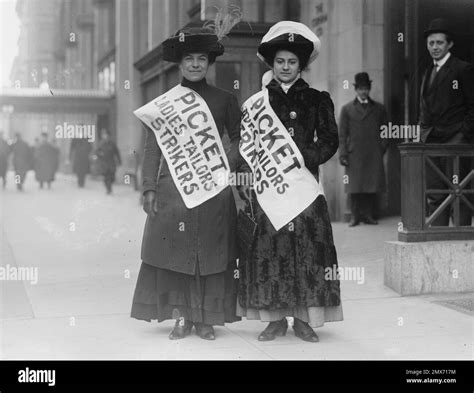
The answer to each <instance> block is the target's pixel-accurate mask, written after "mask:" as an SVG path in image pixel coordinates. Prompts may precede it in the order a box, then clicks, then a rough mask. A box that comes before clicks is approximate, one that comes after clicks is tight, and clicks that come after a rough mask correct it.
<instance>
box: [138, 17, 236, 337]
mask: <svg viewBox="0 0 474 393" xmlns="http://www.w3.org/2000/svg"><path fill="white" fill-rule="evenodd" d="M228 27H232V24H230V26H229V25H228ZM220 33H222V31H220ZM222 36H223V34H220V35H219V34H218V33H217V32H216V30H215V29H211V28H208V27H204V28H187V29H183V30H180V31H178V32H177V33H176V35H175V36H173V37H171V38H169V39H167V40H166V41H164V43H163V59H164V60H167V61H170V62H174V63H178V64H179V68H180V71H181V74H182V80H181V84H180V85H178V86H176V87H175V88H173V89H171V90H169V91H168V92H166V93H165V94H163V95H162V96H160V97H163V96H168V97H169V98H170V101H171V102H172V103H176V102H177V101H181V102H180V104H182V105H185V104H190V103H191V102H192V104H191V105H188V107H187V109H186V110H183V111H181V112H180V113H179V114H178V113H176V114H175V115H174V116H173V117H171V114H168V112H166V115H164V114H163V115H162V116H161V117H160V116H158V117H156V119H154V121H153V122H151V123H147V125H149V126H150V128H152V129H153V126H155V127H156V125H157V124H164V125H166V127H169V132H170V134H171V131H176V128H177V127H179V128H180V132H181V133H179V134H175V135H174V136H172V138H174V139H171V137H170V138H169V139H167V142H166V143H164V144H162V142H163V141H162V140H160V139H159V138H158V135H159V132H161V131H162V129H160V127H159V126H158V127H156V128H154V129H153V130H152V129H148V130H147V135H146V141H145V149H144V162H143V195H144V210H145V211H146V212H147V214H148V217H147V221H146V224H145V231H144V236H143V243H142V252H141V257H142V265H141V268H140V272H139V276H138V281H137V286H136V289H135V295H134V298H133V306H132V312H131V316H132V317H133V318H136V319H141V320H147V321H150V320H153V319H157V320H158V322H161V321H164V320H167V319H176V324H175V327H174V329H173V330H172V332H171V333H170V335H169V338H170V339H173V340H174V339H181V338H184V337H185V336H186V335H188V334H190V333H191V331H192V328H193V326H194V327H195V328H196V332H197V333H198V335H199V336H200V337H201V338H203V339H207V340H213V339H214V338H215V332H214V329H213V325H224V324H225V323H227V322H234V321H237V320H240V318H239V317H237V316H236V313H235V305H236V296H237V282H236V280H235V279H234V270H235V269H236V264H235V261H236V258H237V249H236V244H235V223H236V206H235V200H234V197H233V194H232V190H231V188H230V187H228V186H227V187H222V189H219V191H218V192H217V191H215V192H214V194H209V195H206V191H204V189H206V190H207V188H206V187H207V186H209V189H211V188H212V187H216V183H215V182H214V183H212V182H207V183H206V181H207V180H206V179H208V178H211V179H212V174H211V172H210V169H209V166H208V165H202V164H203V163H204V162H206V159H208V160H212V159H213V158H215V157H217V156H219V155H220V159H221V161H222V165H221V166H225V167H227V168H226V169H228V170H230V171H231V170H233V169H234V168H235V165H236V164H237V162H238V157H239V155H238V144H239V122H240V115H241V113H240V108H239V105H238V102H237V99H236V98H235V96H233V95H232V94H231V93H229V92H227V91H224V90H221V89H218V88H216V87H214V86H211V85H209V84H208V83H207V81H206V73H207V70H208V67H209V65H211V64H212V63H214V61H215V60H216V57H218V56H220V55H222V54H223V53H224V46H223V45H222V43H221V39H222ZM176 91H180V92H181V93H179V94H184V95H181V96H179V95H178V96H176V97H175V98H174V97H173V95H176V94H178V93H176ZM183 92H184V93H183ZM160 97H158V98H157V99H155V101H156V100H159V99H160ZM151 104H152V105H153V104H154V102H152V103H151ZM147 105H148V104H147ZM196 106H198V108H197V109H196V108H195V107H196ZM170 108H172V107H171V106H170ZM199 108H200V109H199ZM141 109H142V108H140V109H139V110H137V111H136V114H137V112H139V111H140V110H141ZM198 109H199V110H198ZM170 111H171V109H170ZM163 113H165V112H163ZM137 116H139V115H138V114H137ZM139 117H140V116H139ZM185 119H187V120H185ZM204 122H207V123H206V124H211V125H210V126H209V127H207V128H204ZM150 124H151V125H150ZM224 129H225V130H226V131H227V133H228V135H229V138H230V148H229V149H228V151H227V152H224V149H223V148H222V142H221V137H222V136H223V133H224ZM167 132H168V130H167ZM163 135H164V134H162V136H163ZM178 135H179V136H180V137H182V138H187V140H188V143H186V144H181V145H180V143H178V142H176V141H177V140H179V138H178ZM157 138H158V139H157ZM163 140H164V137H163ZM183 140H184V139H183ZM170 141H174V142H173V143H171V142H170ZM191 142H192V143H195V142H196V144H191ZM198 142H200V143H198ZM203 146H204V147H205V149H204V154H201V155H200V156H198V153H197V152H199V151H200V150H199V149H200V148H201V147H203ZM206 146H207V147H206ZM168 149H169V151H168ZM171 152H176V154H174V156H172V155H171ZM165 153H166V154H165ZM178 153H179V154H178ZM201 153H202V150H201ZM163 156H164V158H165V159H163V158H161V159H160V157H163ZM181 156H182V158H183V159H182V160H181V161H179V160H180V159H181V158H180V157H181ZM194 157H197V158H194ZM185 158H186V159H185ZM191 158H192V159H191ZM217 166H218V165H216V167H217ZM185 168H187V169H185ZM193 171H194V172H193ZM196 171H197V173H198V174H199V178H198V176H197V175H196ZM206 171H207V172H206ZM193 173H194V174H195V176H194V180H192V181H193V182H192V183H191V181H189V182H188V183H187V185H188V186H192V187H188V188H185V187H186V184H184V185H183V183H186V182H187V181H188V180H189V178H190V177H192V174H193ZM201 175H202V176H201ZM208 176H211V177H208ZM157 177H158V180H157ZM203 179H204V180H203ZM199 187H201V189H200V191H202V192H203V193H202V194H201V196H202V197H203V198H201V200H199V201H196V202H195V203H194V205H190V202H189V200H188V199H186V198H188V197H190V196H189V195H186V193H189V194H192V193H193V191H194V190H196V189H199ZM183 190H184V194H183ZM191 196H192V195H191ZM186 201H187V202H186ZM191 202H192V201H191ZM189 206H194V207H189Z"/></svg>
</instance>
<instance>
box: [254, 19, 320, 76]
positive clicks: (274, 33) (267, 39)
mask: <svg viewBox="0 0 474 393" xmlns="http://www.w3.org/2000/svg"><path fill="white" fill-rule="evenodd" d="M280 49H286V50H290V51H292V52H294V53H295V54H296V55H298V57H299V58H300V60H303V63H306V64H304V66H307V65H309V64H311V63H312V62H313V61H314V60H316V58H317V57H318V55H319V51H320V50H321V41H320V40H319V38H318V36H317V35H316V34H314V33H313V31H311V29H310V28H309V27H308V26H306V25H305V24H303V23H299V22H293V21H286V20H285V21H281V22H278V23H276V24H274V25H273V26H272V27H271V28H270V30H268V32H267V34H265V35H264V36H263V38H262V42H261V43H260V45H259V47H258V52H257V56H258V57H259V59H260V60H262V61H264V62H265V64H267V65H268V66H269V67H272V66H273V64H272V63H273V58H274V57H275V54H276V52H277V51H278V50H280Z"/></svg>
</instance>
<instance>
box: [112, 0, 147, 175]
mask: <svg viewBox="0 0 474 393" xmlns="http://www.w3.org/2000/svg"><path fill="white" fill-rule="evenodd" d="M115 12H116V27H115V28H116V30H115V36H116V42H117V43H119V45H116V51H115V64H116V85H115V122H112V123H115V127H116V135H117V145H118V148H119V150H120V154H121V155H122V166H121V167H120V168H119V169H118V171H117V182H122V183H123V181H124V175H125V174H126V173H128V172H131V171H133V170H134V168H135V162H136V161H135V160H136V152H138V151H139V150H140V149H139V148H140V144H141V141H142V132H143V131H142V128H141V125H140V122H139V121H138V119H136V118H135V116H134V115H133V111H134V110H135V109H137V108H138V107H140V106H141V105H142V100H141V86H140V75H139V72H138V71H137V70H136V69H135V67H134V66H133V63H134V61H135V57H134V53H135V51H134V44H135V42H136V40H135V39H134V37H133V33H134V31H135V30H134V23H138V22H139V21H135V20H134V13H133V0H117V3H116V10H115Z"/></svg>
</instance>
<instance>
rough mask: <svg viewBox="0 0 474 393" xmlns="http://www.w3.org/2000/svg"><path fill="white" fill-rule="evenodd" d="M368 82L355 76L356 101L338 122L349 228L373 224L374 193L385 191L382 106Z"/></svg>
mask: <svg viewBox="0 0 474 393" xmlns="http://www.w3.org/2000/svg"><path fill="white" fill-rule="evenodd" d="M371 86H372V81H371V80H370V79H369V75H368V74H367V73H366V72H361V73H358V74H356V75H355V83H354V87H355V91H356V94H357V96H356V98H355V99H354V100H353V101H351V102H349V103H348V104H346V105H344V106H343V107H342V110H341V115H340V120H339V159H340V163H341V165H344V166H345V167H346V175H347V182H345V184H346V192H347V193H348V194H350V200H351V216H352V217H351V222H350V224H349V226H355V225H359V223H360V221H361V220H362V221H363V222H365V223H366V224H377V221H376V219H375V215H376V208H377V194H378V193H381V192H383V190H384V188H385V175H384V166H383V155H384V153H385V150H386V147H387V145H388V141H387V140H386V139H385V140H384V139H381V137H380V131H381V126H382V125H384V124H386V123H387V112H386V111H385V107H384V106H383V105H382V104H380V103H378V102H375V101H374V100H373V99H372V98H370V96H369V93H370V89H371Z"/></svg>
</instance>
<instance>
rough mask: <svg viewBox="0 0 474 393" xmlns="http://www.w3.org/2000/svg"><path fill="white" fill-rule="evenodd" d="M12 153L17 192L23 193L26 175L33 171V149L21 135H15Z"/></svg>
mask: <svg viewBox="0 0 474 393" xmlns="http://www.w3.org/2000/svg"><path fill="white" fill-rule="evenodd" d="M12 152H13V168H15V177H16V179H15V182H16V186H17V189H18V191H23V184H24V182H25V179H26V174H27V173H28V171H29V170H30V169H33V149H32V148H31V147H30V146H29V145H28V144H27V143H26V142H25V141H24V140H23V138H22V137H21V134H19V133H17V134H16V141H15V143H14V144H13V146H12Z"/></svg>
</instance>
